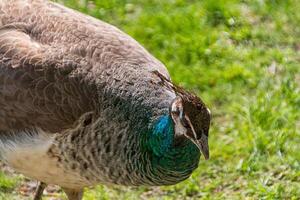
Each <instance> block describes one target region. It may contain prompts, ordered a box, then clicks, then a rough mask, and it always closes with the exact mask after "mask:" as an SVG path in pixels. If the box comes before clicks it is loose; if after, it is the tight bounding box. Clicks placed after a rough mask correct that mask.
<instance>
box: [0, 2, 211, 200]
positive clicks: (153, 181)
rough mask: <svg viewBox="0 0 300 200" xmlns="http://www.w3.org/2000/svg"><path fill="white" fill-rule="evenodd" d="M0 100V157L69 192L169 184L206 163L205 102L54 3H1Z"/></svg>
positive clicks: (147, 58)
mask: <svg viewBox="0 0 300 200" xmlns="http://www.w3.org/2000/svg"><path fill="white" fill-rule="evenodd" d="M0 94H1V95H0V158H1V159H2V160H4V161H5V162H6V163H8V164H9V165H11V166H12V167H13V168H15V169H16V170H17V171H19V172H21V173H23V174H25V175H27V176H29V177H32V178H35V179H37V180H39V181H42V182H45V183H52V184H57V185H60V186H62V187H63V188H65V189H66V190H71V191H72V190H73V191H77V190H78V191H80V190H81V189H82V188H83V187H86V186H92V185H95V184H98V183H104V184H121V185H135V186H138V185H170V184H175V183H178V182H180V181H182V180H184V179H186V178H188V177H189V176H190V174H191V173H192V171H193V170H194V169H196V168H197V166H198V162H199V156H200V151H199V149H200V150H201V151H202V153H204V155H206V156H207V157H208V146H207V136H208V129H209V121H210V113H209V110H208V109H207V108H206V106H205V105H204V104H203V102H202V101H201V100H200V99H199V98H198V97H196V96H195V95H193V94H191V93H189V92H186V91H185V90H183V89H181V88H179V87H177V86H175V85H174V84H173V83H172V82H171V81H170V77H169V74H168V71H167V70H166V68H165V66H164V65H163V64H162V63H161V62H160V61H158V60H157V59H155V58H154V57H153V56H152V55H150V54H149V53H148V52H147V51H146V50H145V49H144V48H143V47H142V46H141V45H139V44H138V43H137V42H136V41H135V40H134V39H132V38H131V37H129V36H128V35H126V34H125V33H123V32H121V31H120V30H119V29H117V28H115V27H114V26H111V25H109V24H106V23H104V22H102V21H99V20H96V19H94V18H92V17H89V16H86V15H83V14H81V13H78V12H76V11H73V10H71V9H68V8H65V7H63V6H61V5H59V4H56V3H52V2H47V1H43V0H16V1H10V0H1V1H0ZM199 142H200V143H199ZM197 145H198V146H197ZM199 145H200V146H199ZM79 199H80V198H79Z"/></svg>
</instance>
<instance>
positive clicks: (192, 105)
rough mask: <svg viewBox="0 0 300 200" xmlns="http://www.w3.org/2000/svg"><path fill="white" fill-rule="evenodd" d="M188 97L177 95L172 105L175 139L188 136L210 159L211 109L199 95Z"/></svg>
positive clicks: (205, 156)
mask: <svg viewBox="0 0 300 200" xmlns="http://www.w3.org/2000/svg"><path fill="white" fill-rule="evenodd" d="M187 97H188V98H185V97H184V96H177V97H176V98H175V99H174V100H173V102H172V103H171V106H170V115H171V117H172V120H173V122H174V131H175V141H176V139H177V140H182V138H187V139H188V140H190V141H192V142H193V143H194V144H195V145H196V146H197V147H198V149H199V150H200V151H201V153H202V154H203V156H204V158H205V159H208V158H209V147H208V131H209V126H210V111H209V109H208V108H207V107H206V106H205V105H204V104H203V103H202V101H201V100H200V99H199V98H198V97H196V96H194V95H188V96H187ZM191 97H192V98H191Z"/></svg>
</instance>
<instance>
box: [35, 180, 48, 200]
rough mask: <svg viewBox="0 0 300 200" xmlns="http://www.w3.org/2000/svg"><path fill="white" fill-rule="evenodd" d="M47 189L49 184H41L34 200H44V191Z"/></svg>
mask: <svg viewBox="0 0 300 200" xmlns="http://www.w3.org/2000/svg"><path fill="white" fill-rule="evenodd" d="M46 187H47V184H46V183H44V182H39V184H38V187H37V189H36V191H35V195H34V198H33V200H42V195H43V192H44V189H45V188H46Z"/></svg>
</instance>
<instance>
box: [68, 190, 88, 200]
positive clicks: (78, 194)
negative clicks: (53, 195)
mask: <svg viewBox="0 0 300 200" xmlns="http://www.w3.org/2000/svg"><path fill="white" fill-rule="evenodd" d="M63 190H64V192H65V193H66V195H67V196H68V199H69V200H82V197H83V190H74V189H68V188H63Z"/></svg>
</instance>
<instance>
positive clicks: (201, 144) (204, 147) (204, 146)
mask: <svg viewBox="0 0 300 200" xmlns="http://www.w3.org/2000/svg"><path fill="white" fill-rule="evenodd" d="M196 143H197V144H196V146H197V147H198V148H199V150H200V151H201V153H202V154H203V156H204V158H205V160H208V159H209V146H208V137H207V136H206V135H204V134H202V136H201V138H200V139H199V140H196Z"/></svg>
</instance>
